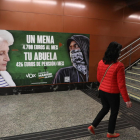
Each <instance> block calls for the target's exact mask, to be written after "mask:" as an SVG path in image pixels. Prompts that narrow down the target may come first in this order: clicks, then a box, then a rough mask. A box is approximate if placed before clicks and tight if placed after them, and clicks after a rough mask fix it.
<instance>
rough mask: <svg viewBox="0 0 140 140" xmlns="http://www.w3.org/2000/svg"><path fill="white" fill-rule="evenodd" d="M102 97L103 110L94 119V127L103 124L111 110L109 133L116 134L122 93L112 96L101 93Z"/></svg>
mask: <svg viewBox="0 0 140 140" xmlns="http://www.w3.org/2000/svg"><path fill="white" fill-rule="evenodd" d="M99 93H100V96H101V103H102V106H103V107H102V109H101V110H100V112H99V113H98V115H97V116H96V118H95V119H94V121H93V123H92V125H93V126H94V127H97V126H98V124H99V123H100V122H101V120H102V119H103V118H104V116H105V115H106V114H107V113H108V112H109V110H110V109H111V114H110V118H109V124H108V132H109V133H112V134H113V133H114V130H115V125H116V120H117V115H118V111H119V107H120V93H118V94H111V93H107V92H104V91H101V90H100V91H99Z"/></svg>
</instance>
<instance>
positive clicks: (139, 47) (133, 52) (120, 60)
mask: <svg viewBox="0 0 140 140" xmlns="http://www.w3.org/2000/svg"><path fill="white" fill-rule="evenodd" d="M138 49H140V47H139V48H137V49H136V50H134V51H133V52H131V53H130V54H128V55H127V56H126V57H124V58H123V59H121V60H120V61H122V60H124V59H125V58H127V57H128V56H130V55H131V54H132V53H134V52H135V51H137V50H138Z"/></svg>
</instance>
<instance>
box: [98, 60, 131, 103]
mask: <svg viewBox="0 0 140 140" xmlns="http://www.w3.org/2000/svg"><path fill="white" fill-rule="evenodd" d="M108 66H109V64H104V62H103V60H101V61H100V62H99V63H98V68H97V80H98V81H99V82H101V80H102V78H103V76H104V73H105V71H106V70H107V68H108ZM124 70H125V68H124V65H123V63H121V62H116V63H114V64H113V65H112V66H111V67H110V68H109V70H108V71H107V73H106V75H105V77H104V79H103V81H102V83H101V85H100V88H99V89H100V90H102V91H104V92H108V93H111V94H115V93H121V95H122V97H123V100H124V101H125V102H128V101H130V99H129V96H128V94H127V89H126V85H125V71H124Z"/></svg>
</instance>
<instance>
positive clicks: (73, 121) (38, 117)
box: [0, 90, 109, 137]
mask: <svg viewBox="0 0 140 140" xmlns="http://www.w3.org/2000/svg"><path fill="white" fill-rule="evenodd" d="M100 109H101V104H100V103H98V102H97V101H95V100H93V99H92V98H90V97H89V96H87V95H86V94H84V93H83V92H82V91H80V90H73V91H61V92H49V93H37V94H22V95H9V96H1V97H0V137H5V136H13V135H19V134H26V133H33V132H39V131H46V130H52V129H58V128H64V127H71V126H76V125H81V124H87V123H91V122H92V120H93V118H94V117H95V116H96V114H97V113H98V111H99V110H100ZM108 117H109V114H108V115H107V116H106V117H105V118H104V120H107V119H108Z"/></svg>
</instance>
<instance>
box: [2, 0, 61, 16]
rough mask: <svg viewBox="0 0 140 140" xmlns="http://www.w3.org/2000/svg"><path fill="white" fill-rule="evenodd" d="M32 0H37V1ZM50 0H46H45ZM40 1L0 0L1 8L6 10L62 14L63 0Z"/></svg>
mask: <svg viewBox="0 0 140 140" xmlns="http://www.w3.org/2000/svg"><path fill="white" fill-rule="evenodd" d="M34 1H38V2H37V3H36V2H34ZM47 1H49V2H50V0H46V1H45V2H47ZM45 2H44V3H41V0H28V2H26V1H20V0H19V1H12V0H11V1H9V0H1V7H0V9H1V10H7V11H16V12H17V11H20V12H26V13H30V12H31V13H45V14H56V15H62V14H63V0H52V1H51V2H56V4H48V3H45Z"/></svg>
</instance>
